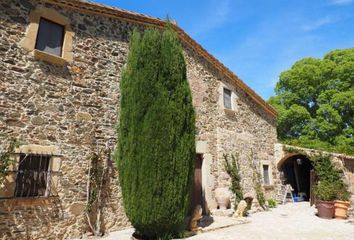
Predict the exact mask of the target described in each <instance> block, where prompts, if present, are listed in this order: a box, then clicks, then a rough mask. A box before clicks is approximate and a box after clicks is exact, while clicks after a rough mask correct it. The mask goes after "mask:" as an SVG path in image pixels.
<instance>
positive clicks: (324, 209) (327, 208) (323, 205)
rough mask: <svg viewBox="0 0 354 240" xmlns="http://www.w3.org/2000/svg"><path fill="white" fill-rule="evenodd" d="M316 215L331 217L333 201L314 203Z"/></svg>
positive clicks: (332, 214)
mask: <svg viewBox="0 0 354 240" xmlns="http://www.w3.org/2000/svg"><path fill="white" fill-rule="evenodd" d="M316 208H317V211H318V216H319V217H320V218H325V219H332V218H333V216H334V202H333V201H320V200H318V201H317V203H316Z"/></svg>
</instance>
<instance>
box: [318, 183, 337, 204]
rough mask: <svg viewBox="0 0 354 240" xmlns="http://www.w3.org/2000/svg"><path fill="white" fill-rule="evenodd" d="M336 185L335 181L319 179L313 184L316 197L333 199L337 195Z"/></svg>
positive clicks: (323, 199) (327, 199)
mask: <svg viewBox="0 0 354 240" xmlns="http://www.w3.org/2000/svg"><path fill="white" fill-rule="evenodd" d="M337 187H338V184H337V183H336V182H330V181H326V180H325V181H320V182H318V184H317V185H316V186H315V194H316V197H317V198H318V199H319V200H322V201H333V200H335V199H336V196H337Z"/></svg>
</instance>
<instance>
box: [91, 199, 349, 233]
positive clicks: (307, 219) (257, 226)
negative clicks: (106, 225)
mask: <svg viewBox="0 0 354 240" xmlns="http://www.w3.org/2000/svg"><path fill="white" fill-rule="evenodd" d="M316 212H317V210H316V209H315V208H314V207H311V208H310V206H309V203H308V202H303V203H288V204H286V205H280V206H278V207H277V208H275V209H273V210H272V211H269V212H259V213H255V214H253V215H252V216H250V217H248V218H247V219H248V220H250V223H247V224H242V225H236V226H232V227H228V228H223V229H219V230H215V231H211V232H206V233H202V234H198V235H196V236H194V237H190V238H188V240H354V220H351V221H349V220H337V219H331V220H326V219H321V218H319V217H317V216H315V213H316ZM133 232H134V230H133V229H127V230H123V231H118V232H112V233H110V234H109V235H108V236H105V237H103V238H99V239H100V240H130V239H131V235H132V233H133ZM91 239H92V238H91Z"/></svg>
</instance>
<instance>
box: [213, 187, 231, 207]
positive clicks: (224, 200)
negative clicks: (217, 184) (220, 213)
mask: <svg viewBox="0 0 354 240" xmlns="http://www.w3.org/2000/svg"><path fill="white" fill-rule="evenodd" d="M215 199H216V202H217V203H218V206H219V209H221V210H225V209H227V208H228V206H229V205H230V191H229V190H228V188H217V189H215Z"/></svg>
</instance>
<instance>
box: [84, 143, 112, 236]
mask: <svg viewBox="0 0 354 240" xmlns="http://www.w3.org/2000/svg"><path fill="white" fill-rule="evenodd" d="M109 161H110V149H109V148H105V149H96V150H91V153H90V156H89V164H90V166H89V168H88V181H87V205H86V209H85V213H86V219H87V223H88V225H89V227H90V230H91V232H92V233H93V234H94V236H102V235H103V234H104V232H103V229H102V227H101V225H102V218H103V216H102V209H103V201H102V200H103V199H104V194H105V193H104V191H105V188H106V187H107V183H109V165H110V164H109Z"/></svg>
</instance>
